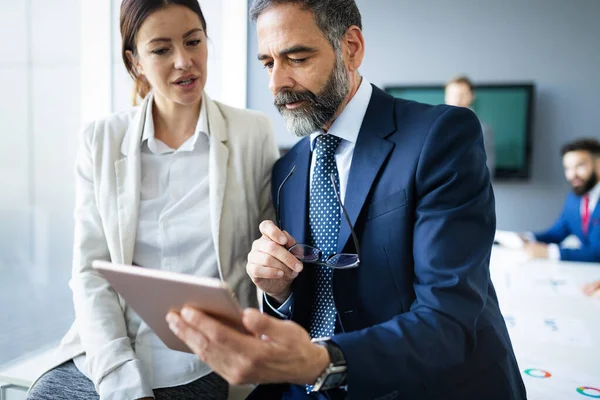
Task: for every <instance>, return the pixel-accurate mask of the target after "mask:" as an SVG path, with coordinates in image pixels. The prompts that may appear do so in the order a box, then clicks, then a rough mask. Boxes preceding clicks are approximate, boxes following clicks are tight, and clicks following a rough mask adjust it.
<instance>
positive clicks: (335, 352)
mask: <svg viewBox="0 0 600 400" xmlns="http://www.w3.org/2000/svg"><path fill="white" fill-rule="evenodd" d="M312 342H313V343H315V344H318V345H321V346H324V347H325V348H326V349H327V353H329V359H330V361H331V362H330V364H329V365H328V366H327V368H325V371H323V373H322V374H321V375H319V377H318V378H317V381H316V382H315V384H314V385H313V388H312V391H313V392H323V391H325V390H329V389H336V388H339V387H341V386H344V385H346V378H347V377H348V366H347V364H346V357H344V353H343V352H342V349H340V348H339V346H338V345H337V344H335V343H334V342H333V341H332V340H331V339H330V338H316V339H313V340H312Z"/></svg>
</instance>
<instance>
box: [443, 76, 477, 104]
mask: <svg viewBox="0 0 600 400" xmlns="http://www.w3.org/2000/svg"><path fill="white" fill-rule="evenodd" d="M473 99H474V96H473V92H471V89H469V86H468V85H467V84H466V83H458V82H453V83H449V84H448V85H447V86H446V93H445V101H446V104H448V105H450V106H456V107H467V108H468V107H471V104H473Z"/></svg>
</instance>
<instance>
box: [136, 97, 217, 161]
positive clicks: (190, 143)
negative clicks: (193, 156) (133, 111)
mask: <svg viewBox="0 0 600 400" xmlns="http://www.w3.org/2000/svg"><path fill="white" fill-rule="evenodd" d="M153 104H154V99H153V98H152V99H151V100H150V103H149V104H148V107H147V108H146V115H145V116H144V133H143V134H142V146H143V145H144V143H146V145H147V146H148V149H149V150H150V151H151V152H153V153H158V154H163V153H170V152H173V151H193V150H194V147H195V145H196V141H197V140H198V135H199V134H200V133H203V134H204V135H207V136H208V135H209V132H208V118H207V112H206V101H205V100H204V96H203V99H202V103H201V105H200V115H199V116H198V122H197V123H196V129H195V130H194V134H193V135H192V136H191V137H190V138H188V140H186V141H185V142H184V143H183V144H182V145H181V146H180V147H179V148H178V149H177V150H175V149H172V148H170V147H169V146H167V145H166V144H164V143H163V142H162V141H160V140H157V139H156V138H155V137H154V118H153V117H152V108H153Z"/></svg>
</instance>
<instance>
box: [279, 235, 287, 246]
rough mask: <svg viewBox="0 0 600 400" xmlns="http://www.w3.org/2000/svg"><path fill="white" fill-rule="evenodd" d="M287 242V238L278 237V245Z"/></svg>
mask: <svg viewBox="0 0 600 400" xmlns="http://www.w3.org/2000/svg"><path fill="white" fill-rule="evenodd" d="M285 242H287V238H286V237H285V236H284V235H281V236H279V243H281V244H285Z"/></svg>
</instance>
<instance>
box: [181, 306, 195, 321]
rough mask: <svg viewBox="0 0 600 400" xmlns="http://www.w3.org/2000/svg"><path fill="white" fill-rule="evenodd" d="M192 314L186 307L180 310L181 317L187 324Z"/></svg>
mask: <svg viewBox="0 0 600 400" xmlns="http://www.w3.org/2000/svg"><path fill="white" fill-rule="evenodd" d="M193 314H194V313H193V312H192V310H190V309H189V308H187V307H186V308H184V309H183V310H181V317H182V318H183V319H185V320H186V321H188V322H189V321H190V320H191V319H192V316H193Z"/></svg>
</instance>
